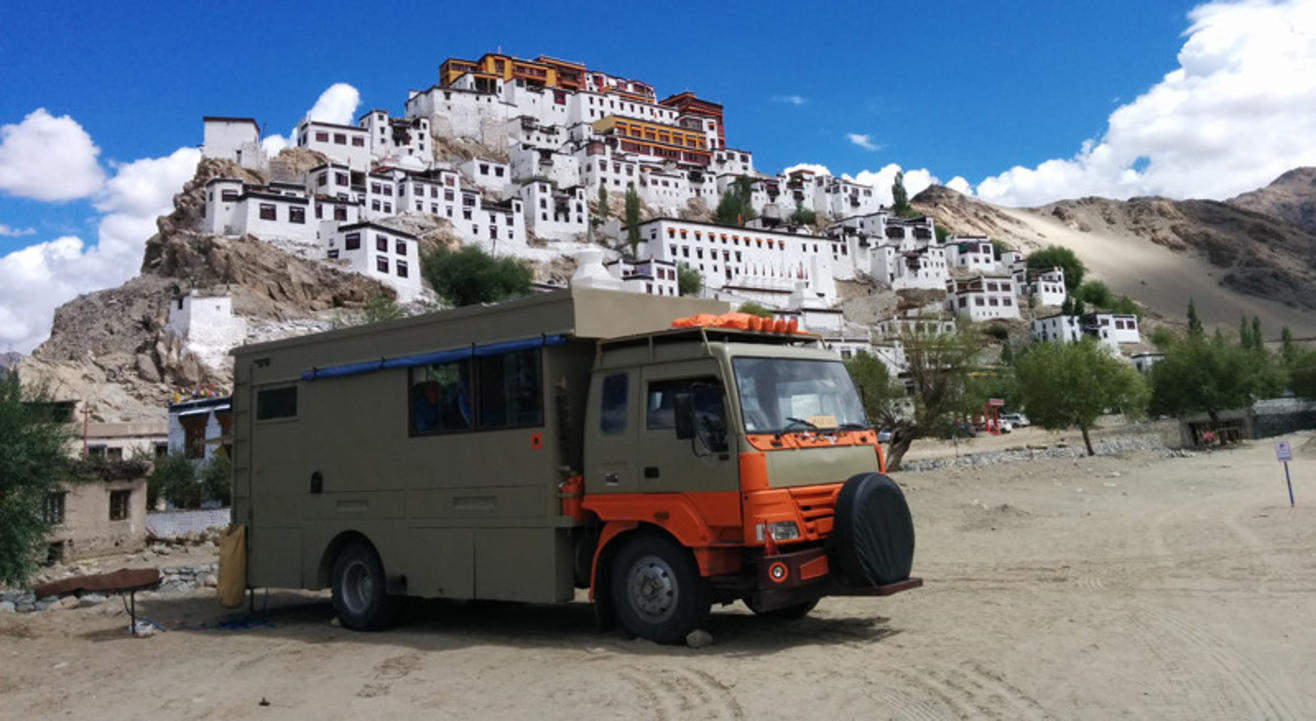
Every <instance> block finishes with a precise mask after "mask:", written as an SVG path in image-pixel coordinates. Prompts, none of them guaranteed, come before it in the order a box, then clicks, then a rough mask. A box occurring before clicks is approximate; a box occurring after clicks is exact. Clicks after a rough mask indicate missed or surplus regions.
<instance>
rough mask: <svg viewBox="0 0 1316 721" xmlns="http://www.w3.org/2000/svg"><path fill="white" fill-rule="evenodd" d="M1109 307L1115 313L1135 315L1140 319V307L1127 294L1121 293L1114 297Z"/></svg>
mask: <svg viewBox="0 0 1316 721" xmlns="http://www.w3.org/2000/svg"><path fill="white" fill-rule="evenodd" d="M1110 309H1111V310H1112V311H1114V312H1116V313H1125V314H1128V315H1134V316H1137V317H1138V319H1139V320H1141V319H1142V308H1141V307H1140V306H1139V305H1138V304H1137V303H1135V302H1133V299H1131V298H1129V297H1128V296H1127V295H1121V296H1120V297H1119V298H1116V299H1115V302H1114V303H1113V304H1111V306H1110Z"/></svg>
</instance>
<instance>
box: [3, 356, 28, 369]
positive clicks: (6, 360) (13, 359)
mask: <svg viewBox="0 0 1316 721" xmlns="http://www.w3.org/2000/svg"><path fill="white" fill-rule="evenodd" d="M22 359H23V354H22V353H0V370H5V369H6V368H10V367H13V366H16V365H18V362H19V361H20V360H22Z"/></svg>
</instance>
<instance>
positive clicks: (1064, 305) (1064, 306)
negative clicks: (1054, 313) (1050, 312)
mask: <svg viewBox="0 0 1316 721" xmlns="http://www.w3.org/2000/svg"><path fill="white" fill-rule="evenodd" d="M1060 314H1061V315H1073V314H1074V296H1072V295H1066V296H1065V299H1064V300H1062V301H1060Z"/></svg>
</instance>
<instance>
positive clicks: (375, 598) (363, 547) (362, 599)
mask: <svg viewBox="0 0 1316 721" xmlns="http://www.w3.org/2000/svg"><path fill="white" fill-rule="evenodd" d="M331 583H332V584H333V599H334V613H336V614H338V620H339V621H341V622H342V624H343V625H344V626H346V627H347V628H351V629H354V630H357V631H375V630H378V629H381V628H384V627H385V626H388V625H389V624H391V623H392V622H393V621H394V620H395V619H396V618H397V612H398V610H399V609H400V608H401V601H402V599H401V598H400V597H398V596H390V595H388V594H386V593H384V565H383V564H382V563H380V561H379V554H377V553H375V549H373V548H371V547H370V546H369V545H367V544H365V543H361V542H352V543H348V544H347V545H346V546H344V547H343V549H342V550H340V551H339V552H338V556H337V557H336V558H335V559H334V570H333V575H332V577H331Z"/></svg>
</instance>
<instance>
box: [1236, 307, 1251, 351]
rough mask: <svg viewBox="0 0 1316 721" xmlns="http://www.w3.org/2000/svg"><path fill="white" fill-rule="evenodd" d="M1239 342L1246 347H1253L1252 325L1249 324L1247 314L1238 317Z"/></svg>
mask: <svg viewBox="0 0 1316 721" xmlns="http://www.w3.org/2000/svg"><path fill="white" fill-rule="evenodd" d="M1238 344H1239V345H1240V346H1242V347H1243V348H1244V349H1250V348H1251V347H1252V326H1250V325H1248V322H1247V316H1245V315H1242V316H1239V317H1238Z"/></svg>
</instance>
